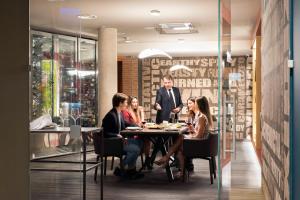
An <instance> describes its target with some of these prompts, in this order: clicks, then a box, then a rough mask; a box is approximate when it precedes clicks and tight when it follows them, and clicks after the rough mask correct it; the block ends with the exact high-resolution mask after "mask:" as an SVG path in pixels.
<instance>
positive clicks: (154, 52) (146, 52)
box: [138, 49, 172, 59]
mask: <svg viewBox="0 0 300 200" xmlns="http://www.w3.org/2000/svg"><path fill="white" fill-rule="evenodd" d="M151 56H166V57H168V58H170V59H172V56H170V55H169V54H167V53H166V52H164V51H163V50H160V49H144V50H143V51H141V52H140V53H139V56H138V57H139V58H141V59H143V58H148V57H151Z"/></svg>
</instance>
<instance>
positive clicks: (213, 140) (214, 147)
mask: <svg viewBox="0 0 300 200" xmlns="http://www.w3.org/2000/svg"><path fill="white" fill-rule="evenodd" d="M215 132H216V131H209V132H208V136H207V138H206V139H184V141H183V155H184V156H185V157H188V158H201V159H205V160H208V161H209V172H210V182H211V184H213V179H214V178H216V169H217V167H216V158H215V157H216V156H217V155H218V134H217V133H215ZM183 172H184V177H186V176H185V175H186V174H185V173H187V180H188V179H189V172H188V171H186V170H185V169H183ZM213 176H214V178H213Z"/></svg>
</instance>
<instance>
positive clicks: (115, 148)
mask: <svg viewBox="0 0 300 200" xmlns="http://www.w3.org/2000/svg"><path fill="white" fill-rule="evenodd" d="M102 134H103V129H101V130H100V131H99V132H96V133H94V134H93V142H94V149H95V153H96V154H98V155H100V154H101V151H102V148H101V144H102ZM102 155H103V156H116V157H121V156H122V155H123V140H122V138H117V137H114V138H103V154H102Z"/></svg>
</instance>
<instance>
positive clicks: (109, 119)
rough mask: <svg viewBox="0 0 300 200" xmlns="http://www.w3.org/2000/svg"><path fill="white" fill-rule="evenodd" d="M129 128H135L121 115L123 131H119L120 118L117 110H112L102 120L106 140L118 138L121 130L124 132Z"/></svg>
mask: <svg viewBox="0 0 300 200" xmlns="http://www.w3.org/2000/svg"><path fill="white" fill-rule="evenodd" d="M127 126H135V125H134V124H128V123H126V122H125V121H124V119H123V115H122V114H121V129H119V117H118V112H117V109H115V108H113V109H111V110H110V111H109V112H108V113H107V114H106V115H105V117H104V118H103V120H102V127H103V133H104V137H105V138H110V137H117V135H118V134H119V133H120V132H119V130H124V129H125V128H126V127H127Z"/></svg>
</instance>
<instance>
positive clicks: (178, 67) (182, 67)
mask: <svg viewBox="0 0 300 200" xmlns="http://www.w3.org/2000/svg"><path fill="white" fill-rule="evenodd" d="M179 69H185V70H187V71H190V72H192V71H193V70H192V69H191V68H189V67H187V66H185V65H173V66H172V67H170V71H175V70H179Z"/></svg>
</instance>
